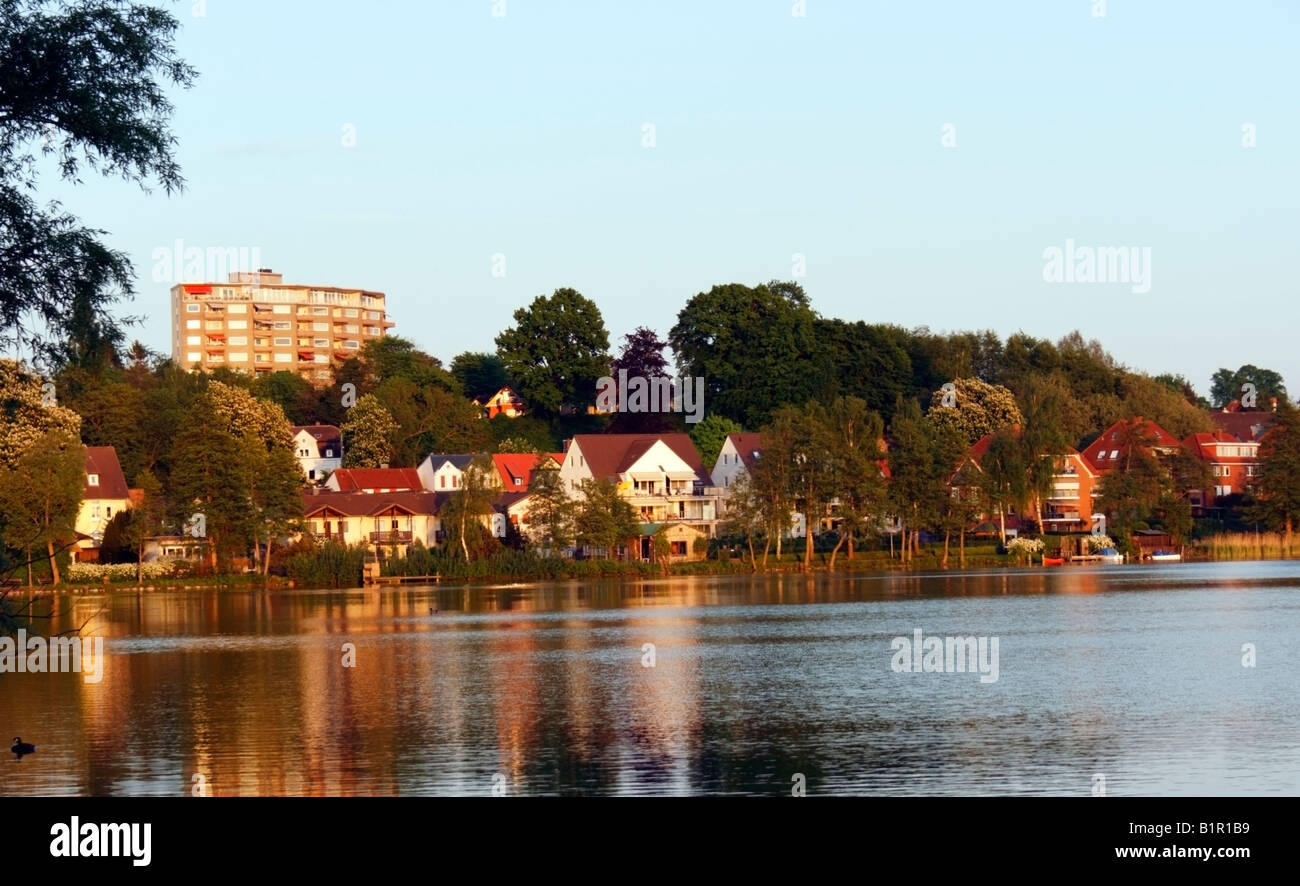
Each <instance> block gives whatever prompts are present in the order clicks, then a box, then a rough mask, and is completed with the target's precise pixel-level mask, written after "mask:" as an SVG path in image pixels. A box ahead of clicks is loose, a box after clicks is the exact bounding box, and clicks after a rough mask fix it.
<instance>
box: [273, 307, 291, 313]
mask: <svg viewBox="0 0 1300 886" xmlns="http://www.w3.org/2000/svg"><path fill="white" fill-rule="evenodd" d="M271 313H272V314H292V313H293V305H272V306H271Z"/></svg>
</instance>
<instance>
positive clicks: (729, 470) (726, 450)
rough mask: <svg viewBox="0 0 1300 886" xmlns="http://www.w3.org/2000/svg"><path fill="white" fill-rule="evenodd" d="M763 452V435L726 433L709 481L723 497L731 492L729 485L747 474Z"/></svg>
mask: <svg viewBox="0 0 1300 886" xmlns="http://www.w3.org/2000/svg"><path fill="white" fill-rule="evenodd" d="M762 453H763V435H762V434H755V433H737V434H728V435H727V439H726V440H724V441H723V442H722V449H721V450H720V451H719V452H718V460H717V461H715V462H714V463H713V471H712V473H711V475H710V482H711V483H712V485H713V486H716V487H717V488H719V489H721V490H722V496H723V499H724V501H725V499H726V498H727V497H728V496H729V495H730V494H731V487H732V486H733V485H735V484H736V483H737V482H738V481H739V480H740V479H741V478H742V477H746V476H749V474H750V472H751V471H753V469H754V465H755V464H756V463H757V462H758V459H759V457H760V456H761V455H762Z"/></svg>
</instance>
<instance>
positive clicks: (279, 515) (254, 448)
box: [242, 437, 302, 575]
mask: <svg viewBox="0 0 1300 886" xmlns="http://www.w3.org/2000/svg"><path fill="white" fill-rule="evenodd" d="M242 448H243V451H244V452H245V453H246V457H247V459H248V462H249V467H250V470H249V488H248V503H249V509H250V512H251V513H250V514H249V517H250V520H249V528H250V531H251V535H252V540H253V550H254V551H256V550H257V549H258V547H259V546H260V545H261V544H262V543H263V542H265V548H264V549H263V550H264V555H263V558H262V563H261V572H262V574H263V575H267V574H268V573H269V571H270V566H271V548H272V547H273V546H274V544H275V540H276V538H277V537H281V536H285V535H287V534H289V533H290V532H291V531H292V530H294V529H295V528H297V526H298V524H299V523H300V519H299V518H300V517H301V515H302V498H301V497H300V492H301V490H302V471H301V470H300V469H299V467H298V461H297V459H295V458H294V456H293V452H292V451H290V450H289V449H286V448H284V447H283V446H271V447H266V446H263V445H262V444H261V442H260V441H259V440H257V439H255V438H252V437H245V438H244V440H243V447H242Z"/></svg>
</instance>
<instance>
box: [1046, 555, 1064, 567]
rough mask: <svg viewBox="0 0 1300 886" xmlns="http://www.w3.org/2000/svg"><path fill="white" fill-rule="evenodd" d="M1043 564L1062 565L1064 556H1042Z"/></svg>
mask: <svg viewBox="0 0 1300 886" xmlns="http://www.w3.org/2000/svg"><path fill="white" fill-rule="evenodd" d="M1043 565H1044V566H1064V565H1065V558H1064V557H1044V558H1043Z"/></svg>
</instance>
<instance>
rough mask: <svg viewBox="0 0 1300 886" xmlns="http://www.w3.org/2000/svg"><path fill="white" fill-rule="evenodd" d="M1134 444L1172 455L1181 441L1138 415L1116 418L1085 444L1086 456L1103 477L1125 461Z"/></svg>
mask: <svg viewBox="0 0 1300 886" xmlns="http://www.w3.org/2000/svg"><path fill="white" fill-rule="evenodd" d="M1134 447H1142V448H1143V449H1145V450H1146V451H1148V452H1150V453H1151V454H1153V455H1156V456H1169V455H1174V454H1176V453H1177V452H1178V450H1179V449H1180V448H1181V444H1180V443H1179V441H1178V439H1177V438H1175V437H1174V435H1173V434H1171V433H1169V432H1168V431H1166V430H1165V429H1164V428H1162V427H1160V425H1158V424H1156V423H1155V422H1153V421H1151V420H1150V419H1144V418H1142V417H1141V416H1138V417H1137V418H1131V419H1126V420H1123V421H1117V422H1115V423H1114V424H1113V425H1111V426H1110V427H1108V428H1107V429H1106V430H1104V431H1102V432H1101V434H1100V435H1098V437H1097V439H1095V440H1093V441H1092V442H1091V443H1089V444H1088V445H1087V446H1086V447H1084V450H1083V457H1084V459H1086V460H1087V462H1088V466H1089V467H1091V468H1092V470H1093V472H1094V473H1096V474H1097V475H1098V476H1099V477H1100V476H1104V475H1106V474H1108V473H1110V472H1111V471H1113V470H1115V469H1116V468H1118V467H1121V466H1123V465H1125V464H1126V463H1127V461H1128V459H1129V457H1130V456H1131V454H1132V453H1133V451H1134Z"/></svg>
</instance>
